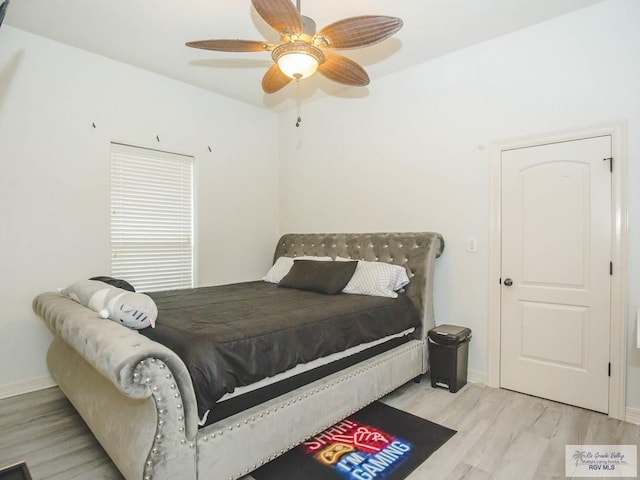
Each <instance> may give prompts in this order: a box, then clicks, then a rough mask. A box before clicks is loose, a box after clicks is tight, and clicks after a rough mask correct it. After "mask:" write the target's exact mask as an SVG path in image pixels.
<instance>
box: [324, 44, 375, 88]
mask: <svg viewBox="0 0 640 480" xmlns="http://www.w3.org/2000/svg"><path fill="white" fill-rule="evenodd" d="M324 56H325V61H324V62H322V63H321V64H320V66H319V67H318V72H320V73H321V74H322V75H324V76H325V77H327V78H328V79H329V80H333V81H334V82H338V83H343V84H345V85H353V86H355V87H364V86H365V85H369V75H367V72H365V71H364V68H362V67H361V66H360V65H358V64H357V63H356V62H354V61H353V60H350V59H348V58H347V57H343V56H342V55H337V54H335V53H328V52H324Z"/></svg>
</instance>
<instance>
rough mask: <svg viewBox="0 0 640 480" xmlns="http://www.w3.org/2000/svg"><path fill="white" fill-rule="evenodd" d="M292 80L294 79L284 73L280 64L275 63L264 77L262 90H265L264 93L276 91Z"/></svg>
mask: <svg viewBox="0 0 640 480" xmlns="http://www.w3.org/2000/svg"><path fill="white" fill-rule="evenodd" d="M291 80H293V79H292V78H291V77H287V76H286V75H285V74H284V73H282V71H280V68H279V67H278V65H277V64H275V63H274V64H273V65H272V66H271V68H270V69H269V70H267V73H265V74H264V77H262V90H264V93H275V92H277V91H278V90H280V89H281V88H282V87H284V86H286V85H287V84H288V83H289V82H290V81H291Z"/></svg>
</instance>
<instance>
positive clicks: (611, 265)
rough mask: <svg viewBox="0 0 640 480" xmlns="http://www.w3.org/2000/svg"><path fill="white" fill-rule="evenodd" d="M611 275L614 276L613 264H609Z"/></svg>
mask: <svg viewBox="0 0 640 480" xmlns="http://www.w3.org/2000/svg"><path fill="white" fill-rule="evenodd" d="M609 275H613V262H609Z"/></svg>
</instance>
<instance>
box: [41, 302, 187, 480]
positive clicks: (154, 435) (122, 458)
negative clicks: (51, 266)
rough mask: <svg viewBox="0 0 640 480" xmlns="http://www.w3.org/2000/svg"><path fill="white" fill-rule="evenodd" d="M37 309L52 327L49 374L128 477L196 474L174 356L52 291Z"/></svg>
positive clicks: (180, 368) (181, 373)
mask: <svg viewBox="0 0 640 480" xmlns="http://www.w3.org/2000/svg"><path fill="white" fill-rule="evenodd" d="M33 306H34V310H35V311H36V313H38V315H40V316H41V317H42V318H43V320H44V321H45V323H46V324H47V325H48V326H49V328H50V329H51V330H52V332H53V333H54V339H53V342H52V344H51V346H50V347H49V352H48V356H47V362H48V366H49V370H50V371H51V375H52V377H53V378H54V380H55V381H56V382H57V383H58V385H59V386H60V388H61V390H62V391H63V392H64V393H65V395H66V396H67V397H68V398H69V400H70V401H71V403H72V404H73V405H74V407H75V408H76V410H77V411H78V412H79V413H80V415H81V416H82V418H83V419H84V420H85V422H86V423H87V425H89V427H90V428H91V431H92V432H93V433H94V435H95V437H96V438H97V439H98V441H99V442H100V443H101V445H102V446H103V448H104V449H105V450H106V451H107V453H108V454H109V456H110V457H111V459H112V460H113V462H114V463H115V464H116V466H117V467H118V468H119V469H120V471H121V472H122V474H123V475H124V476H125V478H127V479H128V480H134V479H135V480H150V479H155V478H163V479H164V478H166V479H169V478H181V479H182V478H184V479H194V480H195V479H196V435H197V413H196V402H195V395H194V392H193V386H192V384H191V378H190V377H189V374H188V371H187V369H186V367H185V365H184V363H183V362H182V360H180V358H179V357H177V355H175V354H174V353H173V352H172V351H171V350H169V349H167V348H165V347H163V346H162V345H160V344H158V343H156V342H153V341H151V340H149V339H147V338H146V337H144V336H143V335H140V334H139V333H138V332H136V331H132V330H129V329H126V328H123V327H122V326H120V325H117V324H116V323H114V322H111V321H109V320H104V319H100V318H98V316H97V315H96V314H95V312H93V311H91V310H89V309H88V308H85V307H83V306H82V305H79V304H77V303H76V302H74V301H72V300H69V299H68V298H65V297H63V296H62V295H60V294H57V293H43V294H41V295H39V296H38V297H36V298H35V300H34V305H33Z"/></svg>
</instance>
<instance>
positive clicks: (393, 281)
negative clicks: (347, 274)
mask: <svg viewBox="0 0 640 480" xmlns="http://www.w3.org/2000/svg"><path fill="white" fill-rule="evenodd" d="M336 260H339V261H345V260H350V259H349V258H341V257H338V258H336ZM408 283H409V276H408V275H407V271H406V270H405V268H404V267H403V266H401V265H392V264H390V263H384V262H367V261H365V260H359V261H358V266H357V267H356V271H355V273H354V274H353V277H351V280H349V283H347V286H346V287H344V290H342V291H343V292H344V293H354V294H358V295H371V296H375V297H389V298H397V297H398V294H397V293H396V292H397V291H398V290H400V289H401V288H403V287H405V286H406V285H407V284H408Z"/></svg>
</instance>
